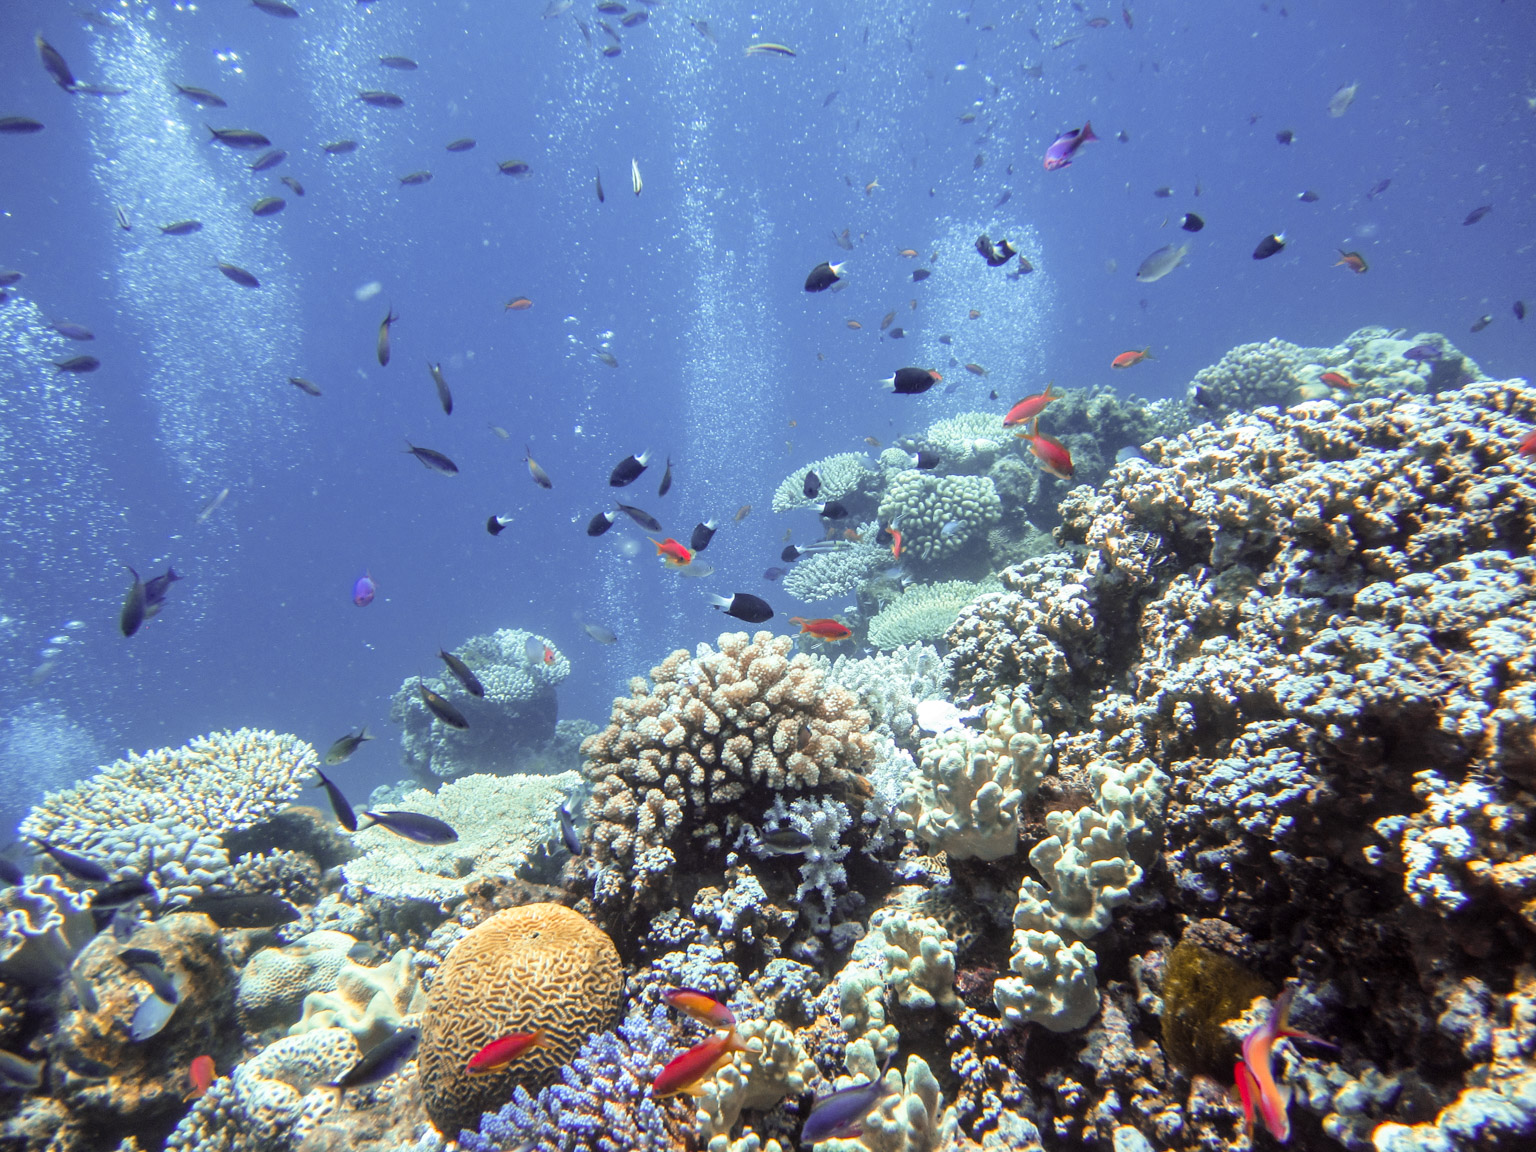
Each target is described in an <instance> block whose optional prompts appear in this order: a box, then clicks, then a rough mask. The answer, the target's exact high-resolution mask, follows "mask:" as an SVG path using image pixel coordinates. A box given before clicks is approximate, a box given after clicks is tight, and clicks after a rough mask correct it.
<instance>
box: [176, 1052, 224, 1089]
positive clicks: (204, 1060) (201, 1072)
mask: <svg viewBox="0 0 1536 1152" xmlns="http://www.w3.org/2000/svg"><path fill="white" fill-rule="evenodd" d="M218 1076H219V1070H218V1067H217V1066H216V1065H215V1064H214V1062H213V1057H212V1056H208V1055H203V1056H196V1057H194V1058H193V1060H192V1063H191V1064H190V1065H188V1067H187V1081H188V1083H190V1084H191V1085H192V1088H191V1090H190V1091H189V1092H188V1093H187V1094H186V1095H185V1096H183V1097H182V1099H183V1100H196V1099H198V1098H199V1097H201V1096H203V1095H205V1094H206V1093H207V1091H208V1089H210V1088H212V1087H213V1082H214V1081H215V1080H217V1079H218Z"/></svg>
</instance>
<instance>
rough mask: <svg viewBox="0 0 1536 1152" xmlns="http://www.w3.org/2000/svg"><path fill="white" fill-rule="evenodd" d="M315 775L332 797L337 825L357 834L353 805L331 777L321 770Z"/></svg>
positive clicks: (327, 794) (332, 809)
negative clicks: (332, 781)
mask: <svg viewBox="0 0 1536 1152" xmlns="http://www.w3.org/2000/svg"><path fill="white" fill-rule="evenodd" d="M367 731H368V729H366V728H364V729H363V732H364V733H365V734H366V733H367ZM343 739H348V737H343ZM315 775H316V776H318V777H320V785H321V787H323V788H324V789H325V794H326V796H328V797H330V801H331V811H332V812H334V813H336V823H338V824H340V825H341V826H342V827H343V828H345V829H346V830H347V831H348V832H356V831H357V814H356V813H355V812H353V811H352V805H351V804H350V803H349V802H348V801H347V798H346V797H345V796H344V795H342V792H341V789H340V788H338V787H336V785H335V784H333V783H331V780H330V777H328V776H327V775H326V774H325V773H324V772H322V771H320V769H318V768H316V769H315Z"/></svg>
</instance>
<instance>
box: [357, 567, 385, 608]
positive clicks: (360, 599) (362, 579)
mask: <svg viewBox="0 0 1536 1152" xmlns="http://www.w3.org/2000/svg"><path fill="white" fill-rule="evenodd" d="M378 591H379V586H378V585H377V584H375V583H374V582H373V577H372V576H370V575H368V573H366V572H364V573H363V574H362V575H361V576H359V577H358V578H357V583H356V584H354V585H352V603H354V604H356V605H357V606H358V607H359V608H366V607H368V605H370V604H372V603H373V598H374V596H376V595H377V594H378Z"/></svg>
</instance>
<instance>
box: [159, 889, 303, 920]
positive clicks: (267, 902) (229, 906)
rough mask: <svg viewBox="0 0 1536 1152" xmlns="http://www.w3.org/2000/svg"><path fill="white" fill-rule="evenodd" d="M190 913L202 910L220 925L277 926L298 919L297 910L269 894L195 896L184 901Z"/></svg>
mask: <svg viewBox="0 0 1536 1152" xmlns="http://www.w3.org/2000/svg"><path fill="white" fill-rule="evenodd" d="M185 907H186V910H187V911H189V912H201V913H202V914H203V915H205V916H207V917H208V918H209V919H210V920H212V921H213V922H214V923H215V924H217V925H218V926H219V927H220V928H276V927H278V926H279V925H281V924H291V923H292V922H293V921H295V920H297V919H298V918H299V910H298V909H297V908H295V907H294V906H293V905H292V904H290V903H288V901H286V900H284V899H282V898H281V897H278V896H273V895H271V894H270V893H265V892H263V893H258V894H257V895H254V896H241V895H229V896H224V895H216V896H196V897H193V899H191V900H189V901H188V902H187V904H186V906H185Z"/></svg>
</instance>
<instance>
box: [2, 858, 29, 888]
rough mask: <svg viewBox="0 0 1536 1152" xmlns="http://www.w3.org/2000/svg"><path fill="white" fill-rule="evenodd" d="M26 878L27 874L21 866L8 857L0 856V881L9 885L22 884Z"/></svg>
mask: <svg viewBox="0 0 1536 1152" xmlns="http://www.w3.org/2000/svg"><path fill="white" fill-rule="evenodd" d="M26 878H27V874H26V872H24V871H23V870H22V867H21V865H20V864H18V863H16V861H14V860H12V859H10V858H9V857H7V856H0V881H4V882H5V883H7V884H20V883H21V882H22V881H23V880H25V879H26Z"/></svg>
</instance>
